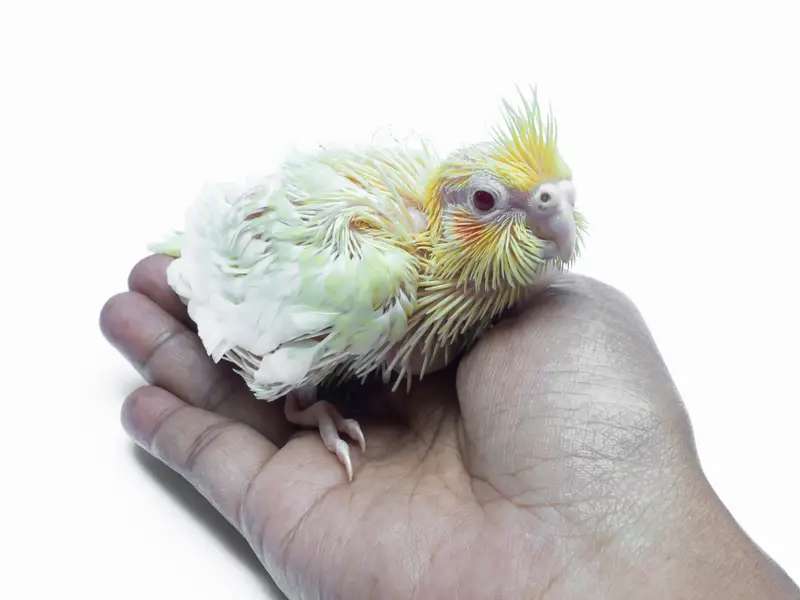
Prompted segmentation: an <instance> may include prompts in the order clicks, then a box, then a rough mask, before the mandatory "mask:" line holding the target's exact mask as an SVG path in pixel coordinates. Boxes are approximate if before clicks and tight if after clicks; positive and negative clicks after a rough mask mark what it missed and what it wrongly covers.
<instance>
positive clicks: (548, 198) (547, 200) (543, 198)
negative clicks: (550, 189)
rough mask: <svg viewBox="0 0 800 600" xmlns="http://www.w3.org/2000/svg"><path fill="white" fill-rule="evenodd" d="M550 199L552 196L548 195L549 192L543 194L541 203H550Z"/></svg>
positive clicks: (540, 198) (540, 199) (540, 197)
mask: <svg viewBox="0 0 800 600" xmlns="http://www.w3.org/2000/svg"><path fill="white" fill-rule="evenodd" d="M550 198H551V196H550V194H548V193H547V192H543V193H542V194H541V195H540V196H539V201H540V202H542V203H543V204H547V203H548V202H550Z"/></svg>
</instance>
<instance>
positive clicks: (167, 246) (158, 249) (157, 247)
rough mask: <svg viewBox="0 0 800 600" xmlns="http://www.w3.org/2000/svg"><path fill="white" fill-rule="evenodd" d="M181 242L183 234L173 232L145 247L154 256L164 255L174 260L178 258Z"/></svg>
mask: <svg viewBox="0 0 800 600" xmlns="http://www.w3.org/2000/svg"><path fill="white" fill-rule="evenodd" d="M182 242H183V232H182V231H175V232H173V233H172V234H171V235H170V236H169V237H167V238H166V239H164V240H162V241H160V242H154V243H152V244H149V245H148V246H147V249H148V250H150V252H153V253H154V254H166V255H167V256H172V257H174V258H180V256H181V247H182Z"/></svg>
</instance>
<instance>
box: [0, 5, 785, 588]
mask: <svg viewBox="0 0 800 600" xmlns="http://www.w3.org/2000/svg"><path fill="white" fill-rule="evenodd" d="M467 5H468V3H466V2H463V1H462V2H453V3H445V2H434V1H433V0H429V1H426V2H422V3H414V2H392V3H381V2H363V3H360V4H357V3H354V2H345V1H343V0H339V1H336V2H327V3H323V2H318V3H309V2H299V1H298V2H289V1H288V0H287V1H286V2H250V3H244V2H232V1H226V2H218V3H206V2H198V1H194V2H189V1H186V2H171V1H163V0H162V1H158V2H155V1H147V0H138V1H136V2H99V1H98V2H88V1H84V0H73V1H71V2H24V3H23V2H21V1H20V2H8V3H3V5H2V8H0V61H1V64H2V71H1V73H0V77H2V79H1V81H2V90H3V91H1V92H0V105H1V106H2V112H1V113H0V119H1V120H0V178H1V179H2V183H1V187H0V193H1V194H2V196H0V198H1V199H2V206H1V207H0V244H2V267H3V273H2V279H0V289H2V292H3V293H2V296H0V302H2V311H0V319H2V323H1V325H2V329H0V331H2V336H3V338H2V344H0V352H2V365H3V371H2V372H3V374H4V377H3V388H2V390H3V393H2V398H3V412H2V414H3V417H2V419H3V427H2V432H0V451H1V452H2V454H1V455H2V467H3V471H4V473H3V475H2V477H0V486H2V493H0V515H2V516H0V519H2V531H0V547H1V548H2V550H0V553H2V554H4V555H5V556H4V557H3V558H2V563H3V569H2V571H3V575H2V576H1V577H0V596H2V597H4V598H48V597H52V596H53V594H54V593H55V590H61V592H60V593H59V595H61V596H63V595H67V596H70V597H71V596H72V595H75V596H76V597H82V598H115V599H116V600H123V599H128V598H137V599H141V598H150V599H162V598H165V599H166V598H169V599H174V598H198V599H203V598H222V597H225V598H237V599H239V600H243V599H247V598H264V597H265V595H268V593H267V592H266V590H268V589H269V583H268V580H267V578H266V577H265V576H264V575H263V574H262V571H261V568H260V566H259V565H258V563H257V562H256V561H255V559H253V558H252V556H251V555H250V553H249V550H248V548H247V547H246V546H245V545H244V544H243V543H242V542H241V541H240V540H238V538H237V537H236V536H235V535H232V534H231V532H230V530H229V528H228V526H227V524H225V523H224V522H222V521H221V519H219V518H218V517H216V516H215V515H214V514H213V513H211V512H210V511H209V509H208V508H207V507H206V505H205V504H204V503H203V502H202V501H198V500H197V497H196V495H195V494H194V493H193V491H192V490H191V489H188V488H187V486H185V485H184V486H181V485H178V483H177V482H176V481H175V477H173V476H172V474H171V473H170V472H167V471H166V470H165V469H164V468H162V467H160V466H159V465H154V464H153V463H152V461H149V460H147V459H146V457H145V458H142V457H141V456H140V455H139V454H138V453H136V452H134V451H133V449H132V444H131V443H130V442H129V441H128V440H127V439H126V437H125V434H124V433H123V431H122V429H121V427H120V426H119V420H118V411H119V406H120V403H121V401H122V399H123V398H124V396H125V395H126V394H127V393H128V392H129V391H130V390H132V389H133V388H134V387H135V386H137V385H138V384H139V383H140V380H139V379H138V376H136V375H135V373H134V372H133V370H132V369H131V368H129V367H128V366H127V364H126V363H125V362H124V361H123V359H122V358H120V357H119V356H118V355H117V354H116V353H115V351H114V350H112V349H111V348H110V347H109V346H107V345H106V344H105V342H104V341H103V339H102V338H101V336H100V333H99V330H98V327H97V317H98V313H99V310H100V307H101V305H102V303H103V302H104V300H105V299H106V298H107V297H108V296H110V295H111V294H113V293H115V292H117V291H120V290H122V289H123V288H124V286H125V281H126V276H127V273H128V269H129V268H130V267H131V266H132V265H133V264H134V262H135V261H136V260H137V259H138V258H139V257H141V256H142V255H143V254H144V252H145V244H146V243H147V242H149V241H151V240H152V239H154V238H156V237H158V236H159V235H160V234H161V233H162V232H164V231H167V230H169V229H170V228H172V227H173V226H180V220H181V218H182V215H183V211H184V209H185V207H186V206H187V205H188V203H189V202H190V201H191V200H192V199H193V198H194V195H195V193H196V192H197V191H198V189H199V188H200V187H201V186H202V185H203V184H204V183H205V182H208V181H214V180H220V179H223V180H224V179H238V178H241V177H243V176H246V175H248V174H253V173H261V172H265V171H269V170H271V169H272V168H273V167H274V166H275V165H276V161H277V160H279V158H280V157H281V155H282V153H283V152H284V150H285V149H286V148H288V147H290V146H299V147H311V146H313V145H315V144H317V143H324V142H326V141H344V142H350V141H352V142H360V141H365V140H369V139H370V137H371V136H372V135H373V134H374V133H375V132H376V131H378V130H380V129H381V128H385V127H386V126H391V128H392V131H394V132H397V133H399V134H401V135H402V134H404V133H407V132H409V131H410V130H412V129H413V131H414V132H417V133H423V134H426V135H428V136H430V137H431V138H432V139H433V140H434V141H435V143H436V144H437V146H438V147H439V148H440V149H441V150H448V149H450V148H452V147H453V146H454V145H455V144H458V143H461V142H467V141H474V140H478V139H481V136H483V135H484V134H485V133H486V131H487V126H488V124H489V123H490V122H492V120H493V119H495V118H496V117H497V115H498V113H497V107H498V103H499V100H500V97H501V96H503V95H508V94H510V93H513V91H514V87H513V86H514V84H520V85H523V86H525V85H528V84H529V83H530V84H537V85H538V86H539V89H540V92H541V94H542V97H543V98H544V99H545V100H549V101H550V102H551V103H552V106H553V109H554V110H555V113H556V116H557V118H558V119H559V127H560V139H561V148H562V151H563V153H564V155H565V157H566V158H567V160H568V162H569V163H570V165H571V166H572V168H573V170H574V172H575V178H576V184H577V185H578V190H579V192H578V201H579V204H580V206H581V207H582V208H583V209H584V211H585V212H586V213H587V215H588V217H589V218H590V220H591V227H592V229H591V237H590V240H589V246H588V248H587V250H586V252H585V254H584V258H583V260H582V262H581V263H580V265H579V267H578V269H577V270H578V271H580V272H583V273H587V274H590V275H593V276H595V277H598V278H601V279H604V280H606V281H607V282H609V283H611V284H613V285H616V286H618V287H620V288H621V289H623V290H624V291H625V292H627V293H628V294H629V295H630V296H631V297H632V298H633V299H634V300H635V301H636V302H637V303H638V305H639V306H640V308H641V310H642V312H643V313H644V315H645V317H646V319H647V320H648V322H649V324H650V326H651V328H652V330H653V333H654V335H655V337H656V339H657V341H658V343H659V345H660V348H661V349H662V351H663V353H664V355H665V358H666V360H667V362H668V364H669V366H670V368H671V370H672V373H673V374H674V377H675V379H676V381H677V383H678V386H679V388H680V390H681V392H682V394H683V396H684V399H685V401H686V403H687V406H688V409H689V412H690V415H691V418H692V421H693V424H694V427H695V432H696V436H697V443H698V446H699V452H700V455H701V458H702V461H703V464H704V466H705V469H706V471H707V473H708V477H709V478H710V480H711V482H712V484H713V485H714V487H715V488H716V490H717V491H718V493H719V494H720V496H721V497H722V499H723V500H724V502H725V503H726V504H727V506H728V507H729V509H730V510H731V511H732V513H733V514H734V516H735V517H736V518H737V519H738V520H739V522H740V523H741V524H742V525H743V527H744V528H745V529H746V531H747V532H748V533H749V534H750V535H751V536H752V537H753V538H754V540H755V541H756V542H757V543H758V544H759V545H761V546H762V547H763V548H764V549H765V550H766V551H767V552H768V553H769V554H770V555H771V556H772V557H773V558H774V559H776V560H777V561H778V562H779V563H780V564H781V565H782V566H783V567H784V568H785V569H786V570H787V571H788V572H789V573H790V575H791V576H792V577H793V578H794V579H795V580H798V579H800V549H798V534H800V509H798V507H800V489H798V486H797V481H798V467H797V459H798V441H797V440H798V437H800V429H799V427H800V424H798V419H800V392H798V375H799V374H800V364H799V363H800V361H798V358H800V348H799V347H798V344H799V343H800V320H799V319H798V309H797V307H798V306H800V302H798V292H797V280H798V275H799V274H800V273H799V269H798V259H800V251H798V247H797V239H798V225H799V224H800V209H798V202H799V201H800V178H799V177H798V171H799V169H798V166H799V165H800V148H799V146H798V144H800V142H799V141H798V140H800V118H799V117H798V111H799V110H800V91H798V87H797V86H798V83H797V81H798V72H800V68H799V67H798V62H800V36H798V35H797V24H798V22H800V20H799V19H798V16H797V14H795V11H797V10H798V8H797V4H796V3H794V2H789V1H784V2H773V1H767V0H761V1H759V2H751V3H742V2H724V3H723V2H699V1H692V2H689V1H678V0H670V1H669V2H663V3H658V4H656V3H651V2H620V1H608V0H606V1H604V2H580V3H578V2H553V1H548V2H517V3H509V2H501V1H498V0H493V1H492V2H485V3H480V4H477V3H476V4H474V5H473V6H472V7H469V8H468V7H467Z"/></svg>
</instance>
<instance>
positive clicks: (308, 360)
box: [157, 98, 582, 477]
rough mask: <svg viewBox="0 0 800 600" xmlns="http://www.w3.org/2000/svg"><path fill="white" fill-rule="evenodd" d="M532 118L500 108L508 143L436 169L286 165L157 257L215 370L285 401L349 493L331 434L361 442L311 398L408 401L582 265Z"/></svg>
mask: <svg viewBox="0 0 800 600" xmlns="http://www.w3.org/2000/svg"><path fill="white" fill-rule="evenodd" d="M525 109H526V110H525V111H521V112H516V111H514V110H513V109H511V107H510V106H508V105H506V121H507V125H508V126H509V134H508V137H506V138H502V137H499V134H498V138H497V139H496V140H495V142H494V143H493V144H480V145H476V146H471V147H467V148H465V149H463V150H460V151H459V152H457V153H455V154H453V155H451V156H450V157H448V158H446V159H445V160H441V159H440V158H439V157H438V156H436V154H435V153H434V152H433V151H432V150H431V149H430V148H429V147H428V146H427V145H426V144H424V143H420V144H417V145H412V144H405V143H399V142H398V143H397V144H396V145H394V146H392V147H382V148H378V147H369V148H359V149H342V148H334V149H320V150H319V151H317V152H313V153H306V154H295V155H293V156H291V157H289V158H288V159H287V160H286V161H285V162H284V164H283V167H282V169H281V170H280V171H279V172H278V173H276V174H275V175H273V176H271V177H267V178H265V179H264V180H262V181H260V182H257V183H254V184H251V185H247V186H244V187H242V188H235V187H225V186H213V187H210V188H208V189H207V190H206V192H205V193H204V194H203V195H201V197H200V198H199V199H198V200H197V201H196V202H195V203H194V204H193V205H192V206H191V207H190V210H189V213H188V215H187V222H186V227H185V229H184V231H183V232H182V233H180V234H178V235H177V236H176V237H175V238H173V240H172V241H171V242H169V243H167V244H166V245H163V246H161V247H160V248H157V250H160V251H163V252H166V253H169V254H173V255H175V256H176V257H178V258H177V260H175V261H174V262H173V263H172V264H171V265H170V268H169V270H168V277H169V283H170V285H171V286H172V287H173V289H174V290H175V291H176V293H177V294H178V295H179V296H180V297H181V298H182V299H183V300H184V301H185V302H186V303H187V305H188V310H189V315H190V317H191V318H192V320H193V321H194V322H195V323H196V324H197V326H198V334H199V336H200V337H201V339H202V340H203V343H204V345H205V347H206V349H207V351H208V352H209V354H210V355H211V356H212V357H213V358H214V359H215V360H220V359H226V360H229V361H231V362H233V363H234V364H235V365H236V367H237V371H238V372H239V373H240V374H241V375H242V377H243V378H244V379H245V381H246V382H247V384H248V386H249V387H250V389H251V390H252V392H253V393H254V395H255V396H256V397H257V398H259V399H262V400H267V401H271V400H276V399H278V398H281V397H284V396H287V395H288V396H287V403H286V407H287V408H286V411H287V416H288V417H289V418H290V420H292V421H293V422H296V423H300V424H304V425H319V427H320V430H321V432H322V438H323V441H325V443H326V446H327V447H328V448H329V449H330V450H331V451H333V452H336V454H337V455H338V456H339V458H340V460H341V461H342V462H343V463H344V464H345V466H347V469H348V474H349V475H350V477H352V470H351V466H350V459H349V450H348V449H347V445H346V444H345V442H343V441H342V440H341V439H339V438H338V436H337V435H336V430H339V431H346V432H348V433H349V434H350V435H351V437H354V438H356V439H358V440H359V442H360V443H361V445H362V448H363V445H364V440H363V436H362V435H361V432H360V428H359V427H358V425H357V424H356V423H355V422H354V421H346V420H343V419H341V417H340V416H339V415H338V413H337V412H336V411H335V409H333V407H331V406H330V405H328V404H327V403H325V402H322V401H318V402H317V401H316V396H315V392H316V389H317V387H318V386H319V385H320V384H323V383H325V382H329V381H331V380H336V379H339V380H342V379H350V378H364V377H366V376H368V375H370V374H371V373H374V372H375V371H378V370H379V371H380V372H381V373H382V374H383V376H384V378H385V380H386V381H389V380H390V378H391V377H392V374H393V373H394V376H395V377H396V379H395V385H397V384H398V383H399V382H400V381H402V380H403V379H404V378H405V379H406V380H407V382H408V385H410V384H411V377H412V375H420V376H422V375H424V373H425V372H430V371H431V370H435V369H436V368H439V367H441V366H443V365H444V364H446V363H447V362H449V360H451V359H452V357H453V356H454V355H455V354H456V353H457V352H458V351H459V350H461V349H463V347H464V346H465V345H466V344H468V343H469V342H470V341H472V340H474V339H476V337H477V336H479V335H480V333H481V332H482V331H484V330H485V329H486V327H488V326H489V325H490V324H491V323H492V322H493V320H494V319H496V318H497V317H498V316H499V315H500V314H501V313H502V312H503V311H504V310H505V309H507V308H509V307H511V306H512V305H513V304H514V303H515V302H517V301H518V300H519V299H521V298H522V297H523V296H524V295H525V293H526V291H527V290H529V289H530V287H531V285H533V284H534V283H536V282H537V280H539V279H540V278H541V277H542V275H543V274H544V273H545V272H546V271H548V270H552V269H556V270H560V269H562V268H563V267H564V266H566V265H567V264H569V262H570V261H571V259H572V258H573V257H574V255H575V252H576V250H577V248H578V246H579V243H580V235H581V231H582V219H581V217H580V215H578V214H577V213H575V211H574V208H573V207H574V188H572V184H571V182H570V179H571V175H570V173H569V171H568V169H567V167H566V165H565V164H564V163H563V161H561V159H560V156H559V155H558V153H557V151H556V149H555V131H554V123H553V124H552V125H551V122H550V121H548V129H547V131H544V127H543V126H542V123H541V117H540V115H539V112H538V107H537V106H536V104H535V98H534V102H533V104H528V103H526V104H525ZM543 190H544V191H543ZM537 194H538V196H537ZM303 400H305V403H306V406H302V405H301V402H302V401H303Z"/></svg>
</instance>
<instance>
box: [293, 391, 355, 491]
mask: <svg viewBox="0 0 800 600" xmlns="http://www.w3.org/2000/svg"><path fill="white" fill-rule="evenodd" d="M284 412H285V414H286V419H287V420H288V421H289V422H290V423H294V424H295V425H305V426H308V427H317V428H319V434H320V437H321V438H322V443H323V444H325V447H326V448H327V449H328V450H329V451H330V452H332V453H334V454H335V455H336V457H337V458H338V459H339V462H340V463H342V465H343V466H344V468H345V470H346V471H347V478H348V480H349V481H353V462H352V460H351V458H350V446H349V445H348V444H347V442H345V441H344V440H343V439H342V438H341V437H339V433H340V432H341V433H346V434H347V435H348V436H349V437H350V438H351V439H353V440H354V441H356V442H358V446H359V448H361V452H362V453H363V452H364V451H365V450H366V448H367V444H366V440H365V439H364V433H363V432H362V431H361V426H360V425H359V424H358V422H357V421H355V420H354V419H344V418H342V415H341V414H339V411H338V410H336V408H335V407H334V406H333V405H332V404H330V403H329V402H325V401H324V400H319V401H317V402H315V403H314V404H312V405H311V406H309V407H308V408H305V409H302V410H301V409H300V402H299V398H298V397H297V396H296V395H295V394H289V395H288V396H287V397H286V403H285V405H284Z"/></svg>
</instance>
